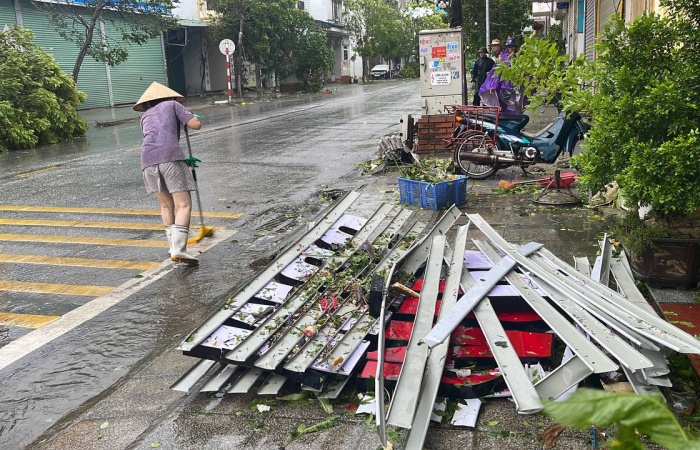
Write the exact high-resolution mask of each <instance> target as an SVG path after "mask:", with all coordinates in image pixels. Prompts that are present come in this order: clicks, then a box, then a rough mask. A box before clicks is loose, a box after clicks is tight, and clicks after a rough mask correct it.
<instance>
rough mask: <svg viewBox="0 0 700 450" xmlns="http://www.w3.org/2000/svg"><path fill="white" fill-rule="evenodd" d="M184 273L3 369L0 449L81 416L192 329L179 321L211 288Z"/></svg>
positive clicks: (30, 439)
mask: <svg viewBox="0 0 700 450" xmlns="http://www.w3.org/2000/svg"><path fill="white" fill-rule="evenodd" d="M185 270H187V269H185ZM192 272H194V271H192ZM183 273H184V272H183V271H179V269H175V271H174V272H173V273H172V274H171V275H170V276H169V278H168V277H166V279H165V280H164V281H163V282H164V283H167V284H168V292H167V293H162V292H155V291H154V289H149V287H147V288H145V289H144V290H142V291H141V292H140V293H139V294H137V295H135V296H133V297H131V298H129V299H126V300H124V301H122V302H121V303H119V304H117V305H115V306H114V307H112V308H111V309H109V310H107V311H106V312H104V313H102V314H100V315H98V316H97V317H95V318H94V319H92V320H89V321H88V322H86V323H84V324H83V325H81V326H79V327H77V328H76V329H74V330H72V331H70V332H68V333H66V334H65V335H63V336H62V337H60V338H58V339H56V340H54V341H53V342H50V343H49V344H47V345H45V346H43V347H41V348H40V349H39V350H36V351H34V352H33V353H31V354H29V355H28V356H26V357H24V358H23V359H21V360H20V361H18V362H16V363H14V364H13V365H11V366H9V367H7V368H5V369H4V370H3V371H2V372H1V373H0V386H2V390H1V391H0V448H23V447H25V446H26V445H29V444H30V443H32V442H33V441H34V440H35V439H37V438H38V437H39V436H40V435H41V434H42V433H44V432H45V431H46V430H47V429H48V428H50V427H51V426H53V425H54V423H55V422H56V421H57V420H59V419H61V418H62V417H63V416H65V415H66V414H68V413H70V412H71V411H74V412H73V414H78V413H79V411H80V410H79V409H78V410H77V411H75V410H76V409H77V408H78V407H79V406H80V405H81V404H83V403H84V402H86V401H88V400H90V399H92V398H94V397H95V396H99V394H100V393H102V392H103V391H104V390H105V389H107V388H109V387H110V386H111V385H113V384H114V383H115V382H117V381H118V380H119V379H120V378H121V377H123V376H125V375H126V374H127V373H128V372H129V370H132V369H135V368H138V365H137V363H139V362H140V361H141V362H142V363H144V364H145V363H146V362H148V361H150V358H149V357H148V355H149V354H154V355H155V354H160V353H162V352H163V351H165V349H166V348H169V347H170V346H172V345H173V344H172V339H173V335H175V334H177V333H181V334H184V333H186V332H187V331H189V329H188V330H187V331H183V330H182V328H183V326H182V324H183V323H189V322H187V320H185V318H186V317H188V315H190V314H191V313H192V310H193V308H195V307H197V303H196V302H194V301H193V300H192V299H198V298H203V297H205V294H204V293H206V292H210V291H212V290H214V289H215V286H213V285H212V283H211V282H205V281H204V280H202V277H201V276H198V275H197V274H196V273H189V274H184V275H183ZM192 279H194V280H197V281H196V282H193V281H192ZM151 287H152V286H151ZM174 293H177V294H174ZM174 295H177V298H174ZM186 327H190V325H186ZM39 331H41V330H40V329H39ZM0 339H2V330H0ZM107 392H109V390H108V391H107Z"/></svg>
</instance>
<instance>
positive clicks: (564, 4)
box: [533, 0, 661, 60]
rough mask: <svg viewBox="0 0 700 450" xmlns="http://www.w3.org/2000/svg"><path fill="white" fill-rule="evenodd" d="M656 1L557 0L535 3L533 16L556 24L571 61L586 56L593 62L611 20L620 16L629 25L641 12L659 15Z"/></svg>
mask: <svg viewBox="0 0 700 450" xmlns="http://www.w3.org/2000/svg"><path fill="white" fill-rule="evenodd" d="M658 3H659V2H658V0H559V1H548V2H536V3H534V4H533V16H535V18H536V19H537V18H538V12H539V14H540V15H539V17H540V18H542V17H545V18H546V19H547V20H554V21H559V22H560V23H561V26H562V35H563V38H564V42H565V44H566V53H567V54H568V55H570V56H571V57H572V58H576V57H578V56H579V55H581V54H585V55H586V58H588V59H590V60H594V59H595V58H596V54H595V48H594V44H595V43H596V42H598V41H599V39H600V34H601V33H603V32H604V31H605V26H606V25H607V24H608V23H609V22H610V16H611V15H613V14H620V15H621V17H622V18H624V20H625V21H626V22H631V21H633V20H634V19H636V18H637V17H639V16H641V15H642V14H644V12H651V11H655V12H657V13H660V12H661V10H660V7H659V4H658Z"/></svg>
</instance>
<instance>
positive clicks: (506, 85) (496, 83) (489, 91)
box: [479, 37, 523, 114]
mask: <svg viewBox="0 0 700 450" xmlns="http://www.w3.org/2000/svg"><path fill="white" fill-rule="evenodd" d="M516 52H517V46H516V45H515V39H513V38H512V37H508V39H507V40H506V49H505V51H503V52H502V53H501V57H500V61H499V62H498V64H506V65H510V60H511V58H512V57H513V56H514V55H515V53H516ZM479 95H480V96H481V101H482V102H483V103H484V104H485V105H486V106H500V107H501V113H502V114H522V112H523V102H522V95H521V92H520V90H519V89H518V88H516V87H515V86H514V85H513V83H511V82H509V81H501V78H500V77H499V76H498V75H496V74H495V67H494V68H493V69H491V71H490V72H489V73H488V75H487V77H486V80H485V81H484V84H482V85H481V88H480V89H479Z"/></svg>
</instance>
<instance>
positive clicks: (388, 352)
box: [367, 347, 408, 363]
mask: <svg viewBox="0 0 700 450" xmlns="http://www.w3.org/2000/svg"><path fill="white" fill-rule="evenodd" d="M407 349H408V347H389V348H387V349H385V350H384V361H386V362H397V363H402V362H403V361H404V360H405V359H406V350H407ZM378 356H379V354H378V352H377V351H376V350H375V351H373V352H369V353H367V359H368V360H371V361H376V360H377V357H378Z"/></svg>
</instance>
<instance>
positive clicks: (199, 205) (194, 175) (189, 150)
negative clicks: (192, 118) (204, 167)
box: [185, 125, 204, 230]
mask: <svg viewBox="0 0 700 450" xmlns="http://www.w3.org/2000/svg"><path fill="white" fill-rule="evenodd" d="M185 140H186V141H187V153H188V154H189V155H190V158H191V157H192V146H191V145H190V133H189V132H188V131H187V125H185ZM191 170H192V178H194V193H195V195H196V196H197V209H199V223H200V225H201V227H202V230H204V214H203V213H202V199H201V198H199V184H198V183H197V173H196V172H195V171H194V167H191Z"/></svg>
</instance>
